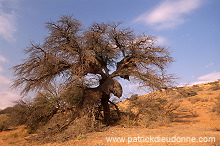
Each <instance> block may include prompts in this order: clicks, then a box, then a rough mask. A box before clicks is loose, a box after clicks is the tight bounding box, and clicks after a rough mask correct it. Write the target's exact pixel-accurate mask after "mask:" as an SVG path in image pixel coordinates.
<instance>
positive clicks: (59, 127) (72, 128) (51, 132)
mask: <svg viewBox="0 0 220 146" xmlns="http://www.w3.org/2000/svg"><path fill="white" fill-rule="evenodd" d="M74 112H77V111H71V110H69V111H65V112H62V111H59V112H58V113H57V114H55V115H54V116H53V118H51V119H50V121H49V122H48V123H47V124H45V125H44V126H42V127H40V128H39V129H38V130H37V131H36V133H37V135H35V136H32V137H30V138H29V139H28V140H29V141H38V142H40V143H48V142H57V141H60V142H64V141H67V140H69V139H83V138H85V134H86V133H89V132H93V131H100V130H101V129H103V127H102V126H103V125H102V123H101V122H100V121H97V120H96V119H95V115H94V112H93V110H91V112H89V113H87V114H85V115H84V116H82V117H78V116H76V115H74Z"/></svg>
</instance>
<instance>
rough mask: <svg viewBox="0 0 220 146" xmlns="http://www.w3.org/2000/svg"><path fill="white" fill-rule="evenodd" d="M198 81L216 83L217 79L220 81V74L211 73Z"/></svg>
mask: <svg viewBox="0 0 220 146" xmlns="http://www.w3.org/2000/svg"><path fill="white" fill-rule="evenodd" d="M198 79H199V80H203V81H215V80H217V79H220V72H214V73H210V74H207V75H204V76H201V77H199V78H198Z"/></svg>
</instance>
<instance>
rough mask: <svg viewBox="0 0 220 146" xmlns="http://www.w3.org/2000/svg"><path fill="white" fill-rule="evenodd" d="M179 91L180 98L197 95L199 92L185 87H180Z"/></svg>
mask: <svg viewBox="0 0 220 146" xmlns="http://www.w3.org/2000/svg"><path fill="white" fill-rule="evenodd" d="M177 91H178V93H179V94H180V96H179V97H180V98H186V97H191V96H195V95H197V92H196V91H195V90H193V89H190V88H189V89H185V88H181V87H180V88H178V90H177Z"/></svg>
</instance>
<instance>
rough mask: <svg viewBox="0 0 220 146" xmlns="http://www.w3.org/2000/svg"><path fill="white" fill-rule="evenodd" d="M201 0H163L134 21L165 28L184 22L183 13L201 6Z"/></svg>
mask: <svg viewBox="0 0 220 146" xmlns="http://www.w3.org/2000/svg"><path fill="white" fill-rule="evenodd" d="M201 3H202V0H164V1H163V2H162V3H160V4H159V5H158V6H157V7H156V8H154V9H153V10H152V11H151V12H146V13H144V14H142V15H140V16H139V17H138V18H137V19H136V20H135V22H144V23H145V24H148V25H152V26H153V27H155V28H157V29H167V28H172V27H175V26H177V25H179V24H182V23H184V22H185V21H186V20H185V19H184V15H185V14H189V13H191V12H192V11H193V10H195V9H197V8H199V6H201Z"/></svg>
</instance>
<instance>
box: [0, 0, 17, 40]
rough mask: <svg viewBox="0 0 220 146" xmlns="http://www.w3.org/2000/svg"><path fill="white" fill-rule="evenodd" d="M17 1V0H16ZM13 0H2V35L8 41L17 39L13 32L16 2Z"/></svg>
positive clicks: (0, 1)
mask: <svg viewBox="0 0 220 146" xmlns="http://www.w3.org/2000/svg"><path fill="white" fill-rule="evenodd" d="M15 1H16V0H15ZM15 1H12V0H9V1H6V0H0V36H1V37H3V38H4V39H6V40H8V41H15V39H14V37H13V34H14V32H15V31H16V28H15V18H16V17H15V13H14V11H13V10H11V9H12V8H14V2H15Z"/></svg>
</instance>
